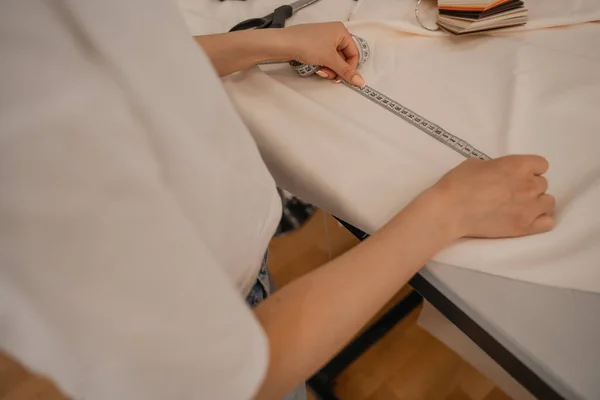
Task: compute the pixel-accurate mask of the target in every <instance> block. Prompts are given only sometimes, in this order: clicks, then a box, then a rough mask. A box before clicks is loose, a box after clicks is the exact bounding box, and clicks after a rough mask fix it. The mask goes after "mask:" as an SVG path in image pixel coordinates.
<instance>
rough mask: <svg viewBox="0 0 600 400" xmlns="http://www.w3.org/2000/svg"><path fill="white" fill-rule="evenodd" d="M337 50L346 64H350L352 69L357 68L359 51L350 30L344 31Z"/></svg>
mask: <svg viewBox="0 0 600 400" xmlns="http://www.w3.org/2000/svg"><path fill="white" fill-rule="evenodd" d="M337 50H338V51H339V52H340V53H341V54H340V55H341V56H342V57H343V58H344V59H345V60H346V62H347V63H348V64H350V65H351V66H352V67H353V68H354V69H356V68H358V60H359V57H360V53H359V50H358V46H357V45H356V42H355V41H354V39H352V35H350V32H348V31H346V34H345V35H344V36H343V38H342V40H341V42H340V44H339V45H338V48H337Z"/></svg>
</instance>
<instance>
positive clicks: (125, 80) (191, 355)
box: [0, 0, 281, 400]
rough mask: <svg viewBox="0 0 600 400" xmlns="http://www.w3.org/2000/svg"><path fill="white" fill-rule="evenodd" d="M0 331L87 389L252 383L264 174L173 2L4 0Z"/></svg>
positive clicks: (238, 395)
mask: <svg viewBox="0 0 600 400" xmlns="http://www.w3.org/2000/svg"><path fill="white" fill-rule="evenodd" d="M0 27H1V28H0V60H1V71H0V87H1V90H0V346H1V347H2V348H3V349H4V350H6V351H8V352H9V353H11V354H12V355H14V356H15V357H16V358H18V359H19V360H20V361H21V362H23V363H24V364H25V365H27V366H28V367H30V368H32V369H34V370H35V371H37V372H40V373H42V374H45V375H47V376H49V377H51V378H52V379H53V380H54V381H55V382H56V383H57V385H58V386H59V387H60V388H61V389H62V390H63V391H64V392H65V393H66V394H67V395H70V396H72V397H74V398H77V399H80V398H84V399H85V400H96V399H110V400H121V399H123V400H125V399H126V400H137V399H143V400H152V399H185V400H189V399H249V398H251V397H252V395H253V393H254V392H255V391H256V389H257V388H258V386H259V385H260V382H261V379H262V378H263V376H264V374H265V371H266V366H267V362H268V355H267V353H268V350H267V348H268V346H267V341H266V337H265V335H264V333H263V331H262V330H261V328H260V325H259V324H258V323H257V321H256V320H255V319H254V317H253V314H252V312H251V311H250V310H249V308H248V307H247V306H246V304H245V302H244V298H245V295H246V294H247V292H248V290H249V288H250V287H251V285H252V284H253V282H254V280H255V278H256V274H257V271H258V268H259V267H260V263H261V259H262V257H263V255H264V252H265V250H266V247H267V245H268V242H269V240H270V238H271V236H272V234H273V233H274V231H275V228H276V225H277V222H278V220H279V216H280V211H281V209H280V207H281V204H280V200H279V197H278V195H277V192H276V189H275V183H274V181H273V179H272V177H271V176H270V174H269V172H268V170H267V168H266V167H265V165H264V163H263V162H262V160H261V157H260V154H259V151H258V149H257V147H256V144H255V143H254V141H253V139H252V137H251V136H250V134H249V132H248V130H247V128H246V127H245V126H244V125H243V123H242V121H241V119H240V118H239V116H238V115H237V113H236V111H235V110H234V108H233V107H232V105H231V103H230V101H229V99H228V97H227V95H226V93H225V92H224V90H223V89H222V87H221V83H220V81H219V79H218V76H217V75H216V73H215V72H214V70H213V69H212V67H211V65H210V62H209V60H208V59H207V58H206V57H205V55H204V54H203V52H202V50H201V48H200V47H199V46H198V45H197V44H196V43H195V41H194V40H193V39H192V37H191V35H190V34H189V32H188V31H187V29H186V26H185V25H184V22H183V20H182V18H181V16H180V15H179V11H178V9H177V4H176V3H175V2H174V1H159V0H128V1H118V0H103V1H75V0H64V1H58V0H57V1H43V0H6V1H3V2H2V3H1V5H0Z"/></svg>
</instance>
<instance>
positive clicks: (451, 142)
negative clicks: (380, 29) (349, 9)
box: [290, 35, 490, 160]
mask: <svg viewBox="0 0 600 400" xmlns="http://www.w3.org/2000/svg"><path fill="white" fill-rule="evenodd" d="M352 37H353V38H354V41H355V42H356V45H357V47H358V51H359V55H360V59H359V65H362V64H363V63H364V62H365V61H367V60H368V58H369V56H370V49H369V45H368V44H367V42H366V41H365V40H364V39H363V38H360V37H358V36H354V35H353V36H352ZM290 65H291V66H292V68H293V69H294V70H295V71H296V73H298V75H300V76H301V77H309V76H311V75H313V74H314V73H316V72H317V71H318V70H319V67H318V66H315V65H307V64H301V63H298V62H290ZM342 82H343V83H344V85H345V86H347V87H349V88H350V89H352V90H354V91H355V92H357V93H360V94H361V95H362V96H363V97H366V98H367V99H369V100H371V101H372V102H374V103H375V104H377V105H379V106H380V107H383V108H384V109H386V110H388V111H390V112H392V113H393V114H395V115H397V116H398V117H400V118H402V119H403V120H404V121H406V122H408V123H409V124H411V125H413V126H415V127H416V128H418V129H420V130H421V131H423V132H425V133H426V134H427V135H429V136H430V137H432V138H434V139H436V140H437V141H439V142H441V143H443V144H445V145H446V146H448V147H450V148H451V149H452V150H454V151H456V152H458V153H459V154H461V155H462V156H464V157H467V158H479V159H480V160H489V159H490V157H489V156H488V155H487V154H485V153H483V152H482V151H479V150H477V149H476V148H475V147H474V146H472V145H471V144H469V143H468V142H467V141H465V140H462V139H461V138H459V137H458V136H454V135H453V134H451V133H450V132H448V131H447V130H445V129H444V128H442V127H440V126H439V125H437V124H434V123H433V122H431V121H429V120H428V119H427V118H425V117H423V116H421V115H419V114H417V113H416V112H414V111H412V110H410V109H409V108H407V107H404V106H403V105H402V104H400V103H399V102H397V101H396V100H394V99H392V98H390V97H388V96H386V95H384V94H383V93H381V92H379V91H377V90H375V89H373V88H372V87H370V86H365V87H364V88H359V87H357V86H354V85H353V84H351V83H349V82H346V81H345V80H342Z"/></svg>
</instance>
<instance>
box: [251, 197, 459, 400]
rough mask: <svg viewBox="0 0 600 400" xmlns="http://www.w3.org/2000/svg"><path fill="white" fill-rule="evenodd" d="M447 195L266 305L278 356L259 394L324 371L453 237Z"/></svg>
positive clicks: (426, 201)
mask: <svg viewBox="0 0 600 400" xmlns="http://www.w3.org/2000/svg"><path fill="white" fill-rule="evenodd" d="M441 201H443V199H442V198H436V197H435V195H433V193H431V194H427V195H426V196H424V197H423V198H422V200H420V201H418V202H415V203H413V204H412V205H411V206H410V207H408V208H406V209H405V210H403V211H402V212H401V213H400V214H399V215H398V217H397V218H396V219H395V220H393V221H392V222H391V223H390V224H388V225H386V226H385V227H384V228H383V229H381V230H380V231H379V232H377V233H376V234H374V235H373V236H371V237H370V238H369V239H367V240H365V241H364V242H362V243H360V244H359V245H358V246H356V247H354V248H353V249H351V250H350V251H348V252H346V253H345V254H343V255H342V256H340V257H338V258H336V259H335V260H332V261H331V262H329V263H328V264H326V265H324V266H323V267H322V268H320V269H317V270H315V271H314V272H312V273H309V274H307V275H305V276H303V277H301V278H299V279H298V280H296V281H294V282H292V283H290V284H289V285H287V286H285V287H284V288H282V289H281V290H280V291H279V292H276V293H275V294H274V295H273V297H272V298H270V299H268V300H267V301H265V302H264V303H263V304H261V305H259V306H258V308H257V309H256V315H257V317H258V318H259V320H260V322H261V324H262V326H263V328H264V329H265V330H266V332H267V335H268V337H269V342H270V347H271V353H270V355H271V356H270V366H269V371H268V375H267V379H266V382H267V384H266V385H264V386H263V388H262V391H261V393H260V394H259V395H258V396H257V397H256V398H257V399H261V400H262V399H276V398H281V397H282V395H284V394H285V393H286V392H289V391H290V390H291V389H292V388H293V387H294V386H295V385H297V384H298V380H297V378H296V377H299V376H302V377H308V376H310V375H312V374H313V373H314V372H316V371H317V370H318V369H319V368H320V367H321V366H322V365H324V364H325V363H326V362H327V361H328V360H329V359H330V358H331V357H333V356H334V355H335V354H336V353H337V352H338V351H339V350H341V349H342V347H343V346H344V345H346V344H347V343H348V342H349V341H350V340H351V339H352V337H353V336H354V335H355V334H356V332H358V331H359V330H360V329H361V327H362V326H364V325H365V324H366V323H367V322H368V321H369V319H370V318H371V317H372V316H373V315H375V313H376V312H377V311H378V310H380V309H381V308H382V307H383V306H384V305H385V303H386V302H387V301H388V300H389V299H390V298H391V297H392V296H393V295H394V294H395V293H396V292H397V291H398V290H399V289H400V288H401V287H402V286H403V285H405V284H406V283H407V282H408V280H409V279H410V278H411V277H412V276H413V275H414V274H415V273H416V272H417V271H418V269H419V268H420V267H422V266H423V265H424V264H425V263H426V262H427V261H428V260H429V259H430V258H431V257H432V256H433V255H434V254H435V253H436V252H438V251H439V250H440V249H442V248H443V247H445V246H446V245H448V244H449V243H450V242H451V241H452V240H453V238H454V234H453V233H452V228H451V226H450V225H449V224H448V222H447V221H446V220H445V217H444V215H443V213H442V211H443V204H441Z"/></svg>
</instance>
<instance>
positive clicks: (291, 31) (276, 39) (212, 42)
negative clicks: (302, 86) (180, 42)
mask: <svg viewBox="0 0 600 400" xmlns="http://www.w3.org/2000/svg"><path fill="white" fill-rule="evenodd" d="M194 39H195V40H196V42H198V44H200V46H201V47H202V49H203V50H204V52H205V53H206V54H207V55H208V57H209V58H210V60H211V62H212V64H213V66H214V68H215V69H216V70H217V73H218V74H219V75H220V76H226V75H229V74H232V73H234V72H237V71H241V70H244V69H246V68H249V67H251V66H254V65H257V64H260V63H263V62H267V61H275V62H285V61H290V60H296V61H300V62H303V63H307V64H313V65H319V66H321V67H322V68H321V69H320V70H319V71H318V72H317V74H318V75H319V76H321V77H323V78H327V79H335V78H337V77H342V78H343V79H345V80H347V81H348V82H352V83H354V84H355V85H358V86H363V85H364V84H365V82H364V79H363V78H362V76H361V75H360V74H359V73H358V72H357V71H356V68H357V66H358V59H359V54H358V48H357V47H356V44H355V43H354V40H353V39H352V36H351V35H350V32H348V30H347V29H346V27H345V26H344V25H343V24H342V23H340V22H327V23H317V24H301V25H294V26H290V27H287V28H283V29H259V30H248V31H236V32H228V33H220V34H215V35H205V36H196V37H194Z"/></svg>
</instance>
